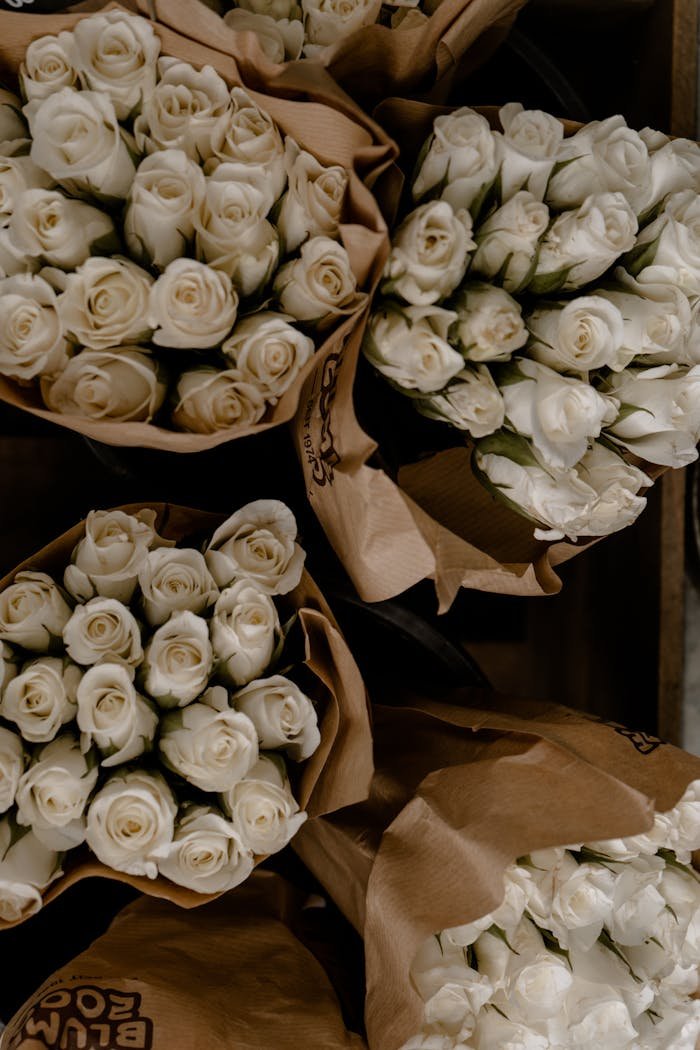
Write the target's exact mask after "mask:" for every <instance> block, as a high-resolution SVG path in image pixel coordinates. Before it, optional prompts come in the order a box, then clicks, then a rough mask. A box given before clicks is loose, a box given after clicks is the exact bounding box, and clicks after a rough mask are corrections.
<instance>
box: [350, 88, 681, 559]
mask: <svg viewBox="0 0 700 1050" xmlns="http://www.w3.org/2000/svg"><path fill="white" fill-rule="evenodd" d="M499 116H500V124H501V129H502V130H495V131H494V130H492V129H491V127H490V125H489V122H488V120H487V119H486V117H485V116H483V115H482V114H480V113H477V112H475V111H473V110H470V109H466V108H465V109H460V110H457V111H456V112H453V113H449V114H445V115H442V116H439V117H437V118H436V119H435V121H434V126H433V132H432V134H431V136H430V137H429V139H428V141H427V142H426V143H425V146H424V148H423V151H422V154H421V156H420V158H419V160H418V164H417V168H416V173H415V177H414V179H413V181H412V184H411V187H410V191H411V197H412V201H413V205H414V207H413V210H411V211H410V212H409V214H408V215H407V216H406V217H405V218H404V220H403V221H402V222H401V224H400V225H399V226H398V228H397V229H396V231H395V233H394V236H393V245H392V251H391V255H390V258H389V261H388V263H387V266H386V269H385V276H384V282H383V285H382V292H383V298H382V299H381V300H380V301H378V302H377V303H376V305H375V308H374V313H373V315H372V317H371V320H370V323H369V326H368V330H367V335H366V339H365V344H364V350H365V354H366V356H367V358H368V359H369V361H370V362H371V363H372V365H373V366H374V367H375V368H376V369H377V370H378V371H379V372H380V373H382V375H383V376H385V377H386V378H387V379H388V380H389V381H390V383H391V384H392V385H393V386H394V388H395V389H397V390H399V391H400V392H401V393H403V394H405V395H406V396H407V397H409V398H411V399H412V400H413V404H414V405H415V407H416V409H417V410H418V411H419V412H420V413H422V414H423V415H424V416H427V417H428V418H429V419H431V420H437V421H440V422H441V423H444V424H447V425H449V426H450V427H452V428H454V430H455V431H456V432H457V434H459V435H461V437H462V440H467V441H468V442H470V443H471V444H472V445H473V449H474V452H473V460H472V462H473V469H474V471H475V473H476V475H477V476H478V478H479V479H480V480H481V481H482V482H483V483H484V485H486V486H487V488H488V489H489V490H490V491H491V492H493V493H494V494H495V495H497V496H498V497H499V498H500V499H501V500H503V501H505V502H507V504H508V505H510V506H511V507H512V508H514V509H515V510H517V511H518V512H519V513H520V514H523V515H525V516H526V517H529V518H530V519H531V520H532V521H533V522H534V523H535V525H536V530H535V536H536V538H539V539H546V540H558V539H562V538H564V537H568V538H569V539H571V540H576V539H577V538H578V537H581V536H583V537H586V536H603V535H607V534H609V533H611V532H614V531H616V530H618V529H620V528H623V527H625V526H626V525H628V524H629V523H631V522H632V521H634V519H635V518H636V517H637V515H638V514H639V513H640V512H641V510H642V509H643V507H644V506H645V503H646V500H645V497H644V495H643V494H642V492H643V490H644V489H645V488H646V487H648V486H649V485H651V483H652V481H651V478H650V477H649V476H648V472H647V470H646V469H644V461H646V462H648V463H651V464H654V465H656V466H658V467H681V466H684V465H685V464H687V463H690V462H692V461H693V460H694V459H695V458H696V457H697V452H696V448H695V446H696V443H697V441H698V438H699V437H700V364H699V362H700V328H698V317H699V316H700V315H699V314H698V302H699V301H700V299H699V296H700V195H699V191H700V147H698V145H697V144H696V143H694V142H690V141H688V140H685V139H676V140H670V139H668V138H667V137H666V136H665V135H662V134H661V133H659V132H655V131H651V130H650V129H644V130H643V131H642V132H640V133H637V132H636V131H634V130H632V129H631V128H629V127H627V126H626V124H625V122H624V119H623V118H622V117H611V118H609V119H607V120H604V121H601V122H594V123H591V124H588V125H585V126H584V127H581V128H580V129H579V130H578V131H576V133H575V134H573V135H571V136H570V137H564V127H563V125H562V123H561V122H560V121H558V120H556V119H555V118H554V117H552V116H549V115H548V114H546V113H543V112H540V111H525V110H523V108H522V106H520V105H519V104H516V103H511V104H509V105H507V106H504V107H503V108H502V109H501V110H500V114H499ZM630 454H631V455H630ZM632 457H636V462H635V461H633V458H632ZM639 461H642V463H641V467H640V465H639Z"/></svg>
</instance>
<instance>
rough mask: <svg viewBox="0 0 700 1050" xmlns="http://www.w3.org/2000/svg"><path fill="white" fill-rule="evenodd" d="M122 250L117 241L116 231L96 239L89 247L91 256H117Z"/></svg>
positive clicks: (120, 244)
mask: <svg viewBox="0 0 700 1050" xmlns="http://www.w3.org/2000/svg"><path fill="white" fill-rule="evenodd" d="M121 250H122V243H121V241H120V239H119V235H118V234H117V232H116V230H113V231H112V232H111V233H105V234H104V235H103V236H102V237H98V238H97V239H96V240H94V241H93V242H92V244H91V245H90V254H91V255H106V256H110V257H111V256H112V255H118V254H119V252H120V251H121Z"/></svg>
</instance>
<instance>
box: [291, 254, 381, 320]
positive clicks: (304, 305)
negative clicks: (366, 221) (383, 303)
mask: <svg viewBox="0 0 700 1050" xmlns="http://www.w3.org/2000/svg"><path fill="white" fill-rule="evenodd" d="M273 289H274V292H275V295H276V296H277V298H278V299H279V303H280V307H281V309H282V312H283V313H286V314H291V316H292V317H295V318H296V319H297V320H298V321H306V322H308V323H313V324H315V325H318V326H319V327H327V326H328V325H329V324H332V323H333V322H334V321H335V320H336V319H337V318H339V317H342V316H346V315H348V314H351V313H353V312H354V311H355V310H357V309H359V307H360V306H361V305H362V304H363V303H364V302H365V301H366V298H367V296H366V295H365V294H364V293H361V292H358V291H357V280H356V278H355V275H354V273H353V272H352V268H351V266H350V259H349V258H348V253H347V252H346V250H345V248H344V247H343V246H342V244H338V243H337V242H336V241H332V240H330V238H328V237H312V238H311V239H310V240H308V241H306V242H305V243H304V244H302V246H301V254H300V258H298V259H294V260H293V261H292V262H288V263H286V264H285V265H284V266H282V267H281V269H280V270H279V271H278V272H277V276H276V277H275V283H274V285H273Z"/></svg>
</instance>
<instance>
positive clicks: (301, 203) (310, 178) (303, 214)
mask: <svg viewBox="0 0 700 1050" xmlns="http://www.w3.org/2000/svg"><path fill="white" fill-rule="evenodd" d="M287 167H288V173H289V189H288V190H287V192H286V193H285V195H284V197H283V198H282V207H281V209H280V213H279V216H278V218H277V228H278V229H279V231H280V234H281V235H282V240H283V243H284V246H285V251H287V252H293V251H296V249H297V248H298V247H299V245H300V244H301V243H302V242H303V241H305V240H306V239H307V237H318V236H324V237H337V235H338V227H339V226H340V218H341V213H342V209H343V202H344V200H345V193H346V191H347V187H348V173H347V171H346V170H345V168H341V167H339V166H338V165H337V164H336V165H333V167H328V168H326V167H324V166H323V164H320V163H319V161H317V160H316V158H315V157H313V156H312V155H311V154H310V153H307V152H306V151H305V150H300V149H299V147H298V146H297V144H296V142H294V140H293V139H291V138H288V139H287Z"/></svg>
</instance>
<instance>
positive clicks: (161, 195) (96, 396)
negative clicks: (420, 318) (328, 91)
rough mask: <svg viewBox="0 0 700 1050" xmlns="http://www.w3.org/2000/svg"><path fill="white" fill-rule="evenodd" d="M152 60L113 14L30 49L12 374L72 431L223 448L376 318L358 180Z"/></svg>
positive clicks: (5, 123)
mask: <svg viewBox="0 0 700 1050" xmlns="http://www.w3.org/2000/svg"><path fill="white" fill-rule="evenodd" d="M159 56H160V40H159V38H158V36H157V35H156V34H155V32H154V30H153V28H152V25H151V23H150V22H149V21H148V20H147V19H145V18H141V17H139V16H137V15H131V14H128V13H126V12H122V11H108V12H106V13H104V14H97V15H93V16H90V17H86V18H84V19H82V20H81V21H79V22H78V23H77V25H76V26H75V29H74V30H73V31H72V32H62V33H59V34H58V36H43V37H40V38H39V39H38V40H35V41H34V42H33V43H32V44H30V46H29V48H28V49H27V53H26V55H25V59H24V62H23V64H22V66H21V69H20V86H21V90H22V94H23V96H24V99H25V100H26V104H25V105H24V108H23V109H22V108H21V103H20V101H19V99H17V98H15V97H14V96H12V95H9V94H8V93H7V92H2V93H1V94H0V277H2V278H3V279H2V280H0V374H1V375H4V376H7V377H9V378H11V379H14V380H17V381H19V382H21V383H27V382H30V381H31V382H35V383H36V384H37V385H38V386H39V389H40V392H41V396H42V398H43V401H44V403H45V404H46V406H47V407H48V408H49V409H51V410H53V411H55V412H59V413H63V414H65V415H71V416H78V417H83V418H87V419H92V420H112V421H115V422H126V421H150V420H152V419H154V418H156V420H158V421H163V422H164V424H165V425H166V426H167V425H170V426H171V427H174V428H176V429H179V430H186V431H191V432H194V433H198V434H213V433H216V432H218V431H224V430H230V429H236V428H239V429H240V428H242V427H245V426H251V425H253V424H256V423H258V422H260V421H261V420H262V419H263V418H264V416H265V413H266V412H268V411H269V409H270V406H274V405H275V404H276V403H277V401H278V400H279V399H280V397H281V396H282V395H283V394H284V393H285V391H286V390H288V389H289V388H290V387H291V386H292V384H294V383H295V381H296V380H297V378H298V376H299V373H300V371H301V369H302V368H303V367H304V365H305V364H306V363H307V361H308V360H309V359H310V357H311V355H312V354H313V353H314V351H315V349H316V343H315V339H316V338H318V336H319V333H320V332H322V331H323V330H324V329H326V328H328V326H329V325H331V324H333V323H334V322H336V321H337V320H338V319H339V318H342V317H344V316H346V315H347V314H349V313H352V312H353V311H354V310H355V309H356V308H357V307H358V305H359V304H360V303H361V302H362V301H363V298H364V297H363V295H362V294H361V293H359V292H358V291H357V284H356V280H355V276H354V274H353V271H352V268H351V266H350V260H349V258H348V254H347V252H346V250H345V248H344V247H343V246H342V244H340V243H339V241H338V237H339V224H340V220H341V213H342V209H343V202H344V199H345V193H346V189H347V183H348V173H347V171H346V170H345V169H344V168H342V167H337V166H334V167H324V166H323V165H321V164H320V163H319V162H318V161H317V160H316V159H315V158H314V157H313V156H312V155H311V154H309V153H307V152H305V151H304V150H302V149H300V148H299V147H298V146H297V144H296V143H295V142H294V141H293V140H292V139H291V138H290V137H287V138H286V140H285V137H284V136H283V135H282V134H281V133H280V130H279V129H278V128H277V126H276V125H275V123H274V122H273V121H272V119H271V118H270V117H269V116H268V114H266V113H265V112H263V110H261V109H260V108H259V107H258V106H257V105H256V104H255V103H254V102H253V101H252V99H251V98H250V97H249V95H247V94H246V92H245V91H244V90H242V89H241V88H238V87H234V88H233V89H229V87H228V86H227V85H226V83H225V82H224V80H223V79H222V78H221V77H220V76H219V74H218V73H217V72H216V71H215V70H214V69H213V68H212V67H211V66H205V67H204V68H203V69H200V70H197V69H195V68H193V67H192V66H191V65H189V64H188V63H187V62H181V61H178V60H177V59H175V58H170V57H159ZM25 121H26V123H25ZM166 396H167V402H166Z"/></svg>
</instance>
